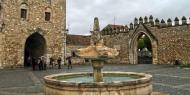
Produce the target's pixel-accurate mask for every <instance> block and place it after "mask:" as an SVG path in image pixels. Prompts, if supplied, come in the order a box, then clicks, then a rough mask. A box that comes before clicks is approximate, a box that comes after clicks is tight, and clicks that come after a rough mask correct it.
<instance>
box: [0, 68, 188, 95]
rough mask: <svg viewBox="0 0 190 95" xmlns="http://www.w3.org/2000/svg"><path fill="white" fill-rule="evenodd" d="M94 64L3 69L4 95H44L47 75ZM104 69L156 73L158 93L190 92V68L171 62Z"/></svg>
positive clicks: (0, 89)
mask: <svg viewBox="0 0 190 95" xmlns="http://www.w3.org/2000/svg"><path fill="white" fill-rule="evenodd" d="M90 71H92V67H91V65H90V64H86V65H74V66H73V69H70V70H68V69H67V66H63V67H62V69H57V68H54V69H48V70H47V71H32V70H31V69H30V68H28V69H23V68H21V69H15V70H8V69H4V70H0V76H1V77H0V95H44V93H43V77H44V76H46V75H50V74H56V73H71V72H90ZM104 71H126V72H140V73H148V74H152V75H153V90H154V92H164V93H169V94H170V95H189V94H190V69H186V68H179V67H176V66H171V65H151V64H139V65H124V64H105V66H104Z"/></svg>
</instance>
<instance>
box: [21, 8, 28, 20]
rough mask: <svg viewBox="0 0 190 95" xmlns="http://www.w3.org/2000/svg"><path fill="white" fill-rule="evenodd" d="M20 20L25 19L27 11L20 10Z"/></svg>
mask: <svg viewBox="0 0 190 95" xmlns="http://www.w3.org/2000/svg"><path fill="white" fill-rule="evenodd" d="M21 18H23V19H26V18H27V9H21Z"/></svg>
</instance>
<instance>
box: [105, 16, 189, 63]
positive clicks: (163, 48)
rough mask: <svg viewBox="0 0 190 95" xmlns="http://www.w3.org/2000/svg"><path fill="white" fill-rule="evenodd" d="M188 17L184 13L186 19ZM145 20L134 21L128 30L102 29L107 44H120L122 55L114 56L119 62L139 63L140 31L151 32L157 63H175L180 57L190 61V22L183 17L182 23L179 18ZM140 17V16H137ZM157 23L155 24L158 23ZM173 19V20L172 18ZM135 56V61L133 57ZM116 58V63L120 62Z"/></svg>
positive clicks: (182, 60)
mask: <svg viewBox="0 0 190 95" xmlns="http://www.w3.org/2000/svg"><path fill="white" fill-rule="evenodd" d="M184 18H185V17H183V19H184ZM152 19H153V18H152V17H150V19H149V22H146V23H145V22H143V21H141V23H138V22H136V23H138V24H135V25H133V24H132V23H131V24H130V28H129V29H128V30H126V31H124V32H122V31H120V32H117V33H115V32H113V31H114V30H109V29H107V30H106V29H104V30H103V31H102V32H103V33H102V34H103V37H104V41H105V43H106V45H108V46H110V47H114V46H116V48H117V46H119V51H120V55H119V56H118V58H116V59H114V60H115V61H116V62H120V63H121V62H122V63H123V62H124V63H127V64H137V60H138V59H137V53H136V51H137V50H136V49H137V43H136V42H137V38H138V36H139V34H140V33H143V34H145V35H147V36H148V37H149V38H150V40H151V43H152V48H153V52H152V53H153V64H174V63H175V60H179V61H180V62H181V63H183V64H190V44H189V43H190V24H187V23H186V22H187V21H184V20H183V22H184V23H183V24H182V25H180V24H178V23H179V20H177V21H178V22H176V21H175V25H169V22H168V25H167V24H165V22H164V21H163V20H162V23H159V22H152V21H153V20H152ZM135 20H137V19H135ZM154 23H155V24H154ZM170 23H172V22H170ZM130 59H132V61H133V62H131V61H130ZM116 62H114V61H112V63H116Z"/></svg>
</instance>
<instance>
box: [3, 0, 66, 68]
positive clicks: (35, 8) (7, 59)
mask: <svg viewBox="0 0 190 95" xmlns="http://www.w3.org/2000/svg"><path fill="white" fill-rule="evenodd" d="M1 4H2V7H3V9H2V10H1V14H2V15H3V16H2V18H1V23H4V24H5V27H4V29H3V31H2V32H1V33H0V35H1V36H0V37H1V39H2V40H1V41H2V42H1V43H2V44H1V45H0V50H2V51H1V64H2V65H3V67H15V66H23V62H24V48H25V42H26V39H27V38H28V37H29V36H30V35H32V34H33V33H35V32H38V33H39V34H40V35H42V36H43V37H44V38H45V40H46V45H47V54H48V55H51V56H62V55H63V53H62V50H63V34H62V32H63V30H65V24H66V1H65V0H54V1H52V2H51V3H48V2H47V0H4V1H2V3H1ZM22 6H25V7H27V18H26V19H25V20H24V19H22V18H21V16H20V15H21V7H22ZM47 8H48V9H50V10H51V11H50V12H51V19H50V21H45V11H46V10H47Z"/></svg>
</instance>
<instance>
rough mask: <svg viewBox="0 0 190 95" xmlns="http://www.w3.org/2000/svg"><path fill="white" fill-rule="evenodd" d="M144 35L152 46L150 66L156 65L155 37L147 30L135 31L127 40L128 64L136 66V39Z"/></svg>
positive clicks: (156, 45)
mask: <svg viewBox="0 0 190 95" xmlns="http://www.w3.org/2000/svg"><path fill="white" fill-rule="evenodd" d="M142 34H145V35H146V36H147V37H148V38H149V39H150V41H151V46H152V64H158V51H157V50H158V49H157V48H158V41H157V39H156V38H155V36H154V35H153V34H152V33H151V32H150V31H148V30H140V31H135V32H134V33H133V34H132V35H131V36H130V40H129V62H130V64H138V55H137V47H138V38H139V36H140V35H142Z"/></svg>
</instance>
